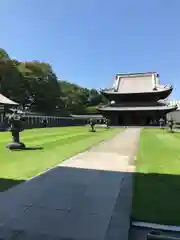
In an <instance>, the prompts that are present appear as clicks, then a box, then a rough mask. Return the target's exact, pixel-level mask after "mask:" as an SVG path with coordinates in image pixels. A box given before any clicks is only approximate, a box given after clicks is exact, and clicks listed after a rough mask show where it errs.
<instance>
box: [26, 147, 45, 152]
mask: <svg viewBox="0 0 180 240" xmlns="http://www.w3.org/2000/svg"><path fill="white" fill-rule="evenodd" d="M43 149H44V148H43V147H26V148H25V149H23V150H24V151H26V150H43Z"/></svg>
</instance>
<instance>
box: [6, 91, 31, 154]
mask: <svg viewBox="0 0 180 240" xmlns="http://www.w3.org/2000/svg"><path fill="white" fill-rule="evenodd" d="M33 97H34V95H32V96H31V94H30V93H29V92H28V91H27V92H26V93H25V97H24V99H23V101H22V103H21V104H20V105H19V106H18V107H17V108H15V109H10V113H9V114H8V115H7V117H8V125H9V131H10V132H11V134H12V143H9V144H8V145H7V148H8V149H10V150H16V149H25V145H24V143H22V142H20V135H19V134H20V132H21V131H23V130H24V129H23V121H25V115H26V114H27V113H28V110H29V109H30V106H31V105H32V104H33V102H34V98H33Z"/></svg>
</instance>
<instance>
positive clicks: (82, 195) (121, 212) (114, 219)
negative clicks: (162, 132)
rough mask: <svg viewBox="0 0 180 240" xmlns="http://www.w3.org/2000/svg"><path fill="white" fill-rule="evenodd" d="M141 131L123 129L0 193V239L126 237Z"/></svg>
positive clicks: (124, 239) (113, 239)
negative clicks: (134, 165) (86, 150)
mask: <svg viewBox="0 0 180 240" xmlns="http://www.w3.org/2000/svg"><path fill="white" fill-rule="evenodd" d="M139 134H140V129H138V128H136V129H133V128H131V129H126V130H125V131H124V132H122V133H120V134H119V135H117V136H116V137H115V138H113V139H111V140H109V141H107V142H103V143H101V144H100V145H98V146H96V147H93V148H92V149H91V150H89V151H88V152H84V153H81V154H79V155H77V156H75V157H73V158H71V159H68V160H66V161H64V162H63V163H62V164H60V165H59V166H57V167H56V168H55V169H52V170H50V171H48V172H46V173H45V174H42V175H40V176H39V177H37V178H34V179H33V180H31V181H29V182H26V183H24V184H21V185H18V186H16V187H14V188H12V189H10V190H9V191H7V192H5V193H3V194H2V195H1V196H0V239H18V240H20V239H23V240H36V239H38V240H41V239H43V240H53V239H54V240H56V239H57V240H58V239H61V240H62V239H64V240H70V239H71V240H104V239H105V240H110V239H111V240H116V239H123V240H126V239H128V231H129V226H130V218H129V217H130V212H131V197H132V196H131V194H132V173H131V171H132V169H133V168H132V167H133V159H134V155H135V153H136V150H137V145H138V139H139ZM131 165H132V166H131Z"/></svg>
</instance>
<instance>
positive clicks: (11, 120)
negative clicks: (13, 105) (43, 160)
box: [7, 109, 25, 150]
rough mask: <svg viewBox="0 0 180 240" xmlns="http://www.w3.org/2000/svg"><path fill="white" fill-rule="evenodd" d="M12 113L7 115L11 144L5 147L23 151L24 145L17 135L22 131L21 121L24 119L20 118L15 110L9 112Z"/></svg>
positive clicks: (19, 113)
mask: <svg viewBox="0 0 180 240" xmlns="http://www.w3.org/2000/svg"><path fill="white" fill-rule="evenodd" d="M11 111H12V113H11V114H10V115H8V124H9V131H10V132H11V134H12V143H9V144H8V145H7V148H9V149H11V150H14V149H24V148H25V145H24V143H21V142H20V137H19V134H20V132H21V131H23V130H24V129H23V124H22V123H23V121H25V118H24V117H23V116H22V113H21V112H18V110H17V109H14V110H11Z"/></svg>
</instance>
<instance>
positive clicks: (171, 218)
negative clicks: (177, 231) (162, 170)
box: [132, 173, 180, 225]
mask: <svg viewBox="0 0 180 240" xmlns="http://www.w3.org/2000/svg"><path fill="white" fill-rule="evenodd" d="M133 185H134V186H133V207H132V220H138V221H144V222H151V223H159V224H167V225H180V218H179V213H180V175H170V174H157V173H147V174H146V173H135V174H134V184H133Z"/></svg>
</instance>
